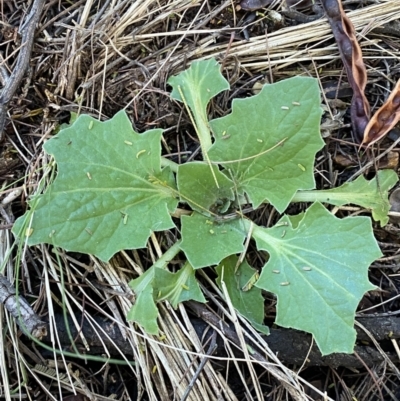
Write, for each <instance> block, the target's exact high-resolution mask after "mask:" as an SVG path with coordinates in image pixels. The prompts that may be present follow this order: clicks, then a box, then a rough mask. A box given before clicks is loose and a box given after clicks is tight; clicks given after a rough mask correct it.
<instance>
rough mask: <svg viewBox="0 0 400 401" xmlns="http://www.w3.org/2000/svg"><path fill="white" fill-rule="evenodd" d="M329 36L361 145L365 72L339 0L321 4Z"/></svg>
mask: <svg viewBox="0 0 400 401" xmlns="http://www.w3.org/2000/svg"><path fill="white" fill-rule="evenodd" d="M322 5H323V7H324V9H325V12H326V15H327V17H328V20H329V23H330V25H331V28H332V32H333V35H334V37H335V40H336V43H337V45H338V48H339V51H340V55H341V57H342V61H343V64H344V66H345V69H346V72H347V77H348V80H349V83H350V85H351V87H352V89H353V93H354V94H353V98H352V101H351V121H352V127H353V133H354V136H355V138H356V140H357V141H359V142H361V141H362V139H363V134H364V130H365V127H366V126H367V124H368V121H369V119H370V106H369V103H368V100H367V98H366V97H365V94H364V90H365V86H366V84H367V71H366V69H365V65H364V62H363V58H362V52H361V48H360V46H359V44H358V42H357V38H356V36H355V32H354V27H353V24H352V22H351V21H350V19H349V18H348V17H347V15H346V14H345V12H344V11H343V7H342V3H341V1H340V0H322Z"/></svg>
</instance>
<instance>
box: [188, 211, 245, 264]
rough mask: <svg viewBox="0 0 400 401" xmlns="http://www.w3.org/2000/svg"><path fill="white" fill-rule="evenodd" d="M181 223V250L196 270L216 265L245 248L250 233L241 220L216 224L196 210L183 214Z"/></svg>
mask: <svg viewBox="0 0 400 401" xmlns="http://www.w3.org/2000/svg"><path fill="white" fill-rule="evenodd" d="M181 222H182V243H181V249H182V250H183V251H184V252H185V254H186V257H187V259H188V261H189V262H190V264H191V265H192V266H193V267H194V268H195V269H199V268H201V267H205V266H211V265H216V264H218V263H219V262H220V261H221V260H222V259H224V258H226V257H227V256H229V255H233V254H235V253H240V252H242V251H243V249H244V245H243V241H244V239H245V237H246V235H247V232H246V231H245V230H244V228H243V225H242V221H241V220H239V219H235V220H228V221H224V222H221V223H217V222H215V221H213V220H211V219H209V218H207V217H205V216H202V215H201V214H198V213H196V212H194V213H193V214H192V215H191V216H182V218H181Z"/></svg>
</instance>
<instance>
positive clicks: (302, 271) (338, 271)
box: [253, 203, 381, 355]
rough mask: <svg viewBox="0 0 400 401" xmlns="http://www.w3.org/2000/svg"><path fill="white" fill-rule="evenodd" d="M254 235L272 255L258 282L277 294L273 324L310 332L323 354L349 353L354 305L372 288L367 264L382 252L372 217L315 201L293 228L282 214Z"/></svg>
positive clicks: (354, 334) (353, 332)
mask: <svg viewBox="0 0 400 401" xmlns="http://www.w3.org/2000/svg"><path fill="white" fill-rule="evenodd" d="M253 236H254V238H255V239H256V242H257V248H258V249H259V250H265V251H267V252H268V253H269V254H270V259H269V261H268V263H267V264H266V265H265V266H264V268H263V270H262V273H261V275H260V279H259V281H258V282H257V283H256V286H257V287H259V288H262V289H264V290H266V291H270V292H273V293H275V294H276V295H277V298H278V303H277V316H276V323H277V324H278V325H280V326H283V327H292V328H295V329H299V330H304V331H307V332H310V333H312V334H313V335H314V338H315V341H316V343H317V344H318V347H319V349H320V350H321V352H322V354H324V355H325V354H330V353H333V352H346V353H352V352H353V348H354V343H355V339H356V331H355V330H354V327H353V326H354V315H355V311H356V308H357V305H358V303H359V302H360V300H361V298H362V296H363V294H364V293H365V292H366V291H368V290H372V289H374V288H375V287H374V286H373V285H372V284H371V283H370V282H369V281H368V267H369V265H370V264H371V263H372V262H373V261H374V260H375V259H377V258H378V257H380V256H381V252H380V250H379V247H378V245H377V244H376V241H375V239H374V237H373V233H372V227H371V220H370V219H369V218H368V217H348V218H345V219H338V218H337V217H335V216H333V215H332V214H331V213H329V212H328V210H326V209H325V208H324V207H323V206H322V205H321V204H319V203H315V204H313V205H312V206H311V207H310V208H309V209H308V210H307V211H306V213H305V214H304V216H303V219H302V220H301V221H300V222H298V225H297V227H296V228H293V227H292V224H291V220H290V219H289V218H287V217H284V218H283V219H281V221H280V222H279V224H277V225H276V226H275V227H272V228H269V229H263V228H260V227H255V228H254V230H253Z"/></svg>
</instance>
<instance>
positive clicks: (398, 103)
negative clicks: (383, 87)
mask: <svg viewBox="0 0 400 401" xmlns="http://www.w3.org/2000/svg"><path fill="white" fill-rule="evenodd" d="M399 120H400V80H398V81H397V84H396V86H395V87H394V89H393V91H392V93H391V94H390V96H389V97H388V99H387V100H386V102H385V103H384V104H383V105H382V106H381V107H380V108H379V109H378V111H377V112H376V113H375V114H374V115H373V117H372V118H371V120H370V121H369V123H368V125H367V127H366V128H365V132H364V139H363V141H362V143H361V145H364V146H371V145H372V144H373V143H375V142H376V141H379V139H381V138H383V137H384V136H385V135H386V134H387V133H388V132H389V131H390V130H391V129H392V128H393V127H394V126H395V125H396V124H397V123H398V122H399Z"/></svg>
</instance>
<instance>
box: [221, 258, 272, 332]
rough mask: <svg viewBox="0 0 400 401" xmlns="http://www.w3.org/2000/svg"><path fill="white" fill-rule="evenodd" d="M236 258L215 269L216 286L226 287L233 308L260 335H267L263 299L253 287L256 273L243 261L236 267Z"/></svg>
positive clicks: (267, 329) (229, 259)
mask: <svg viewBox="0 0 400 401" xmlns="http://www.w3.org/2000/svg"><path fill="white" fill-rule="evenodd" d="M237 262H238V257H237V256H234V255H232V256H230V257H228V258H226V259H224V260H223V261H222V262H221V263H220V264H219V265H218V266H217V267H216V271H217V274H218V278H217V284H218V285H219V287H220V288H222V286H221V281H223V282H224V283H225V285H226V289H227V291H228V295H229V298H230V300H231V302H232V305H233V307H234V308H235V309H236V310H237V311H238V312H239V313H240V314H241V315H242V316H244V317H245V318H246V319H247V320H248V321H249V322H250V323H251V324H252V325H253V327H255V328H256V329H257V330H259V331H260V332H261V333H264V334H269V328H268V326H264V325H263V321H264V298H263V297H262V295H261V290H260V289H259V288H257V287H255V286H254V283H255V282H256V281H257V278H258V272H257V270H256V269H253V268H252V267H251V266H249V264H248V263H247V262H246V261H244V262H242V263H241V264H240V265H239V266H237Z"/></svg>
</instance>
